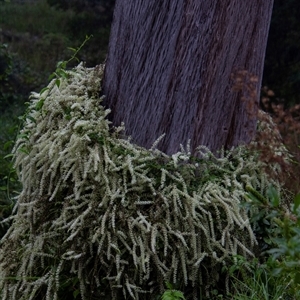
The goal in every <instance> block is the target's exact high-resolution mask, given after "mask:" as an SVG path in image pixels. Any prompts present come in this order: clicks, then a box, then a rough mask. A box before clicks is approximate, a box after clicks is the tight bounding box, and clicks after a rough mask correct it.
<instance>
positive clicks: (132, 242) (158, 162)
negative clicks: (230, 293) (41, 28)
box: [0, 64, 267, 300]
mask: <svg viewBox="0 0 300 300" xmlns="http://www.w3.org/2000/svg"><path fill="white" fill-rule="evenodd" d="M103 69H104V66H97V67H95V68H90V69H89V68H85V67H84V66H83V64H80V65H78V66H77V67H76V68H75V69H74V70H72V71H68V73H67V75H68V76H66V78H61V79H60V82H59V84H57V81H55V80H54V81H52V82H51V83H50V84H49V86H48V89H46V90H44V92H43V93H42V94H33V96H32V98H31V102H30V107H29V113H28V114H27V118H26V122H25V124H24V127H23V129H22V131H21V133H20V135H19V138H18V140H17V142H16V145H15V149H14V152H15V167H16V169H17V171H18V174H19V178H20V181H21V183H22V185H23V189H22V192H21V194H20V195H19V197H18V201H17V207H16V210H17V213H16V215H15V216H14V217H13V224H12V226H11V228H10V229H9V231H8V232H7V234H6V236H5V237H4V238H3V239H2V241H1V252H0V296H1V298H2V299H3V300H8V299H9V300H20V299H46V300H55V299H64V298H65V297H67V296H66V295H67V293H71V294H72V293H74V291H75V292H76V293H77V294H78V295H80V296H78V297H79V298H81V299H83V300H84V299H151V297H153V295H154V294H155V293H156V294H159V293H160V292H162V291H163V289H164V286H163V285H164V282H165V281H170V282H173V283H176V282H177V283H182V284H183V286H191V287H192V289H194V291H195V293H194V294H197V291H198V290H199V287H203V290H208V288H209V287H211V286H213V285H214V284H217V282H218V276H219V275H218V274H219V272H220V270H221V267H222V266H223V265H224V264H227V263H228V261H229V260H230V259H231V258H232V257H233V256H234V255H237V254H240V255H244V256H246V257H248V256H253V254H252V248H253V245H254V244H255V243H256V240H255V236H254V234H253V232H252V228H251V226H250V223H249V219H248V215H247V211H245V210H244V209H243V208H242V207H241V205H240V204H241V201H244V199H245V186H246V185H249V186H253V187H254V188H256V189H258V191H260V192H262V193H263V192H264V190H265V188H266V185H267V183H266V179H265V177H264V175H262V174H261V173H260V169H259V165H258V164H257V162H256V161H255V160H254V158H252V157H251V156H249V155H247V152H246V151H245V150H244V149H243V148H238V149H236V150H234V151H232V152H230V153H221V154H220V157H219V158H216V157H215V156H213V155H212V154H211V153H210V152H209V151H208V150H207V149H205V148H201V147H200V148H199V149H198V151H199V158H197V159H196V158H193V157H191V155H190V153H189V150H186V151H184V149H182V151H181V152H180V153H176V154H174V155H173V156H171V157H169V156H167V155H165V154H163V153H161V152H159V151H158V150H156V149H155V147H153V148H152V149H150V150H147V149H144V148H141V147H138V146H136V145H133V144H132V143H131V142H130V141H129V140H127V139H122V138H121V137H120V132H121V131H122V129H123V128H122V127H119V128H113V127H112V126H111V124H110V123H109V121H108V119H107V115H108V114H109V110H108V109H105V108H104V107H103V106H102V105H101V100H102V98H101V97H99V93H100V89H101V78H102V75H103ZM41 103H42V105H40V104H41Z"/></svg>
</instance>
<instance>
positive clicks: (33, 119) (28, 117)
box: [26, 116, 36, 124]
mask: <svg viewBox="0 0 300 300" xmlns="http://www.w3.org/2000/svg"><path fill="white" fill-rule="evenodd" d="M26 119H29V120H30V121H32V122H33V123H35V124H36V119H35V118H33V117H32V116H26Z"/></svg>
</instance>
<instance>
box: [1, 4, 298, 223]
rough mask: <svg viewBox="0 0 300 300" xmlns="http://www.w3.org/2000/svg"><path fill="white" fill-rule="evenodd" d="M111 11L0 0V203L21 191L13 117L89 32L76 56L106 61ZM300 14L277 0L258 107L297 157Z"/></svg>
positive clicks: (95, 6) (97, 6)
mask: <svg viewBox="0 0 300 300" xmlns="http://www.w3.org/2000/svg"><path fill="white" fill-rule="evenodd" d="M113 7H114V0H27V1H26V0H10V1H5V0H0V189H1V191H0V200H1V203H4V204H5V205H6V204H7V203H10V196H9V194H8V191H9V192H10V195H13V191H14V190H18V189H19V187H18V185H17V183H16V182H15V176H14V174H13V173H12V172H13V171H12V166H11V163H10V160H9V159H5V158H4V157H5V155H7V154H9V153H10V151H11V149H12V145H13V142H12V141H13V140H14V138H15V136H16V134H17V130H18V124H19V123H20V121H19V120H18V116H20V115H22V114H23V113H24V111H25V105H24V103H25V102H26V101H27V99H28V96H29V94H30V92H31V91H39V90H40V89H41V88H43V87H44V86H45V85H47V83H48V77H49V75H50V74H51V73H52V72H53V71H54V70H55V66H56V64H57V62H59V61H62V60H67V59H68V58H70V56H71V55H72V54H73V52H72V51H71V50H70V49H68V47H72V48H76V47H78V46H80V45H81V43H82V42H83V41H84V40H85V37H86V36H87V35H93V37H92V39H90V40H89V42H88V43H87V44H86V45H85V46H84V49H83V50H82V51H81V52H80V53H79V59H80V60H83V61H85V62H86V64H87V66H95V65H96V64H99V63H102V62H104V60H105V57H106V51H107V45H108V40H109V30H110V24H111V21H112V16H113ZM299 12H300V1H299V0H275V4H274V11H273V17H272V23H271V28H270V36H269V41H268V48H267V53H266V61H265V72H264V78H263V85H264V89H263V93H262V107H263V108H264V109H265V110H267V111H268V112H270V113H271V114H272V115H273V117H274V119H275V121H276V122H277V123H278V126H279V128H280V129H281V132H282V134H283V139H284V142H285V143H286V144H287V146H288V147H289V148H290V149H291V151H293V153H295V155H296V158H297V159H300V156H299V151H298V150H299V148H298V145H300V139H299V136H300V126H299V123H300V18H299ZM297 151H298V152H297ZM297 155H298V156H297ZM9 174H10V175H9ZM298 181H299V180H298ZM2 214H4V215H5V214H9V210H7V211H5V210H2ZM4 215H3V216H2V217H4ZM0 218H1V215H0Z"/></svg>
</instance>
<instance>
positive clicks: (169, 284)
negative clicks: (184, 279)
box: [166, 281, 173, 290]
mask: <svg viewBox="0 0 300 300" xmlns="http://www.w3.org/2000/svg"><path fill="white" fill-rule="evenodd" d="M166 287H167V289H169V290H173V285H172V284H171V283H170V282H168V281H166Z"/></svg>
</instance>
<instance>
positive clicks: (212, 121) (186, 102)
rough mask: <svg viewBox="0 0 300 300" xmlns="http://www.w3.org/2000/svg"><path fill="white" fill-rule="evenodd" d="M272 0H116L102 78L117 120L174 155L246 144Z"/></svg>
mask: <svg viewBox="0 0 300 300" xmlns="http://www.w3.org/2000/svg"><path fill="white" fill-rule="evenodd" d="M272 6H273V0H252V1H239V0H218V1H215V0H178V1H172V0H147V1H143V0H117V1H116V6H115V12H114V21H113V24H112V29H111V37H110V44H109V53H108V58H107V65H106V71H105V78H104V82H103V88H104V93H105V94H106V97H107V98H106V101H105V105H106V106H108V107H110V108H111V109H112V113H111V120H112V121H113V124H114V125H119V124H120V123H121V122H124V123H125V126H126V134H128V135H131V136H132V139H133V141H134V142H135V143H137V144H139V145H141V146H144V147H150V146H151V145H152V143H153V142H154V141H155V140H156V139H157V138H158V137H160V136H161V135H162V134H166V135H165V137H164V139H163V140H162V141H161V142H160V143H159V145H158V148H159V149H160V150H162V151H164V152H166V153H168V154H171V153H174V152H176V151H177V150H178V149H179V144H180V143H181V144H183V145H186V144H187V143H188V141H189V140H190V141H191V148H192V150H194V149H195V148H196V147H197V146H198V145H205V146H207V147H208V148H210V149H211V150H212V151H216V150H218V149H220V148H221V147H223V146H224V147H225V148H230V147H232V146H236V145H238V144H239V143H247V142H249V141H250V139H251V138H252V136H253V133H254V132H255V126H256V106H257V103H258V97H259V90H260V85H261V78H262V72H263V62H264V56H265V48H266V44H267V36H268V30H269V24H270V18H271V12H272Z"/></svg>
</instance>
